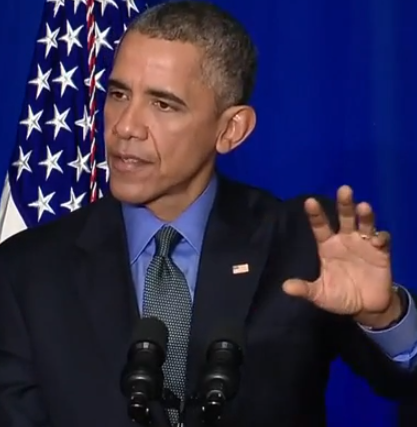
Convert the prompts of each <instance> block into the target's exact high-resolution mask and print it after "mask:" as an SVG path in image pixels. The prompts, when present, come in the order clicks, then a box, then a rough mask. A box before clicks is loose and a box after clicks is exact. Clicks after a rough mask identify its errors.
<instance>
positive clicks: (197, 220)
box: [123, 179, 417, 369]
mask: <svg viewBox="0 0 417 427" xmlns="http://www.w3.org/2000/svg"><path fill="white" fill-rule="evenodd" d="M216 189H217V180H216V179H213V180H212V181H211V182H210V184H209V185H208V187H207V188H206V190H205V191H204V193H202V194H201V196H200V197H199V198H198V199H197V200H196V201H195V202H194V203H193V204H192V205H190V206H189V207H188V209H187V210H186V211H184V212H183V213H182V215H180V217H178V218H177V219H176V220H175V221H173V222H171V223H170V225H171V226H172V227H174V228H175V229H176V230H177V231H178V232H179V233H180V234H181V235H182V236H183V239H181V241H180V243H179V244H178V246H177V247H176V248H175V250H174V252H173V254H172V258H173V261H174V262H175V264H177V266H178V267H179V268H180V269H181V271H182V272H183V273H184V275H185V277H186V279H187V283H188V287H189V289H190V294H191V299H192V300H193V299H194V293H195V286H196V280H197V272H198V265H199V260H200V255H201V248H202V244H203V238H204V232H205V228H206V223H207V220H208V216H209V214H210V210H211V208H212V206H213V201H214V197H215V195H216ZM123 216H124V221H125V226H126V231H127V239H128V247H129V257H130V265H131V269H132V276H133V280H134V282H135V287H136V296H137V303H138V307H139V310H140V311H142V304H143V291H144V283H145V275H146V270H147V268H148V266H149V263H150V261H151V259H152V257H153V255H154V252H155V242H154V239H153V237H154V236H155V234H156V232H157V231H158V230H159V229H160V228H161V227H162V226H163V225H165V224H166V223H164V222H163V221H161V220H160V219H158V218H157V217H155V216H154V215H153V214H152V213H151V212H150V211H149V210H148V209H146V208H145V207H138V206H132V205H123ZM406 293H407V296H408V300H409V304H408V311H407V314H406V316H405V317H404V318H403V319H402V321H401V322H400V323H398V324H397V325H395V326H394V327H392V328H390V329H386V330H383V331H369V330H367V329H363V330H364V333H365V334H367V335H368V336H369V337H370V338H371V339H372V340H374V341H375V342H376V343H377V344H378V345H379V346H380V347H381V348H382V350H383V351H384V352H385V353H386V354H387V355H388V356H389V357H390V358H391V359H393V360H395V361H396V362H397V363H399V364H400V365H401V366H402V367H404V368H408V369H412V368H414V367H415V366H416V365H417V308H416V306H415V304H414V301H413V300H412V298H411V296H410V294H409V293H408V291H407V290H406Z"/></svg>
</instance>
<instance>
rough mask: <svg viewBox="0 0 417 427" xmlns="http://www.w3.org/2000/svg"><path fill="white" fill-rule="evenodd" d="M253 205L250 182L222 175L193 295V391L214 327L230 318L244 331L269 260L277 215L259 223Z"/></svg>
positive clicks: (190, 384)
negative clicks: (235, 181)
mask: <svg viewBox="0 0 417 427" xmlns="http://www.w3.org/2000/svg"><path fill="white" fill-rule="evenodd" d="M250 205H251V200H250V195H249V192H248V190H247V189H246V187H243V186H240V185H238V184H233V183H231V182H229V181H226V180H223V179H221V180H219V189H218V194H217V197H216V200H215V203H214V207H213V210H212V213H211V215H210V218H209V221H208V225H207V230H206V235H205V239H204V244H203V249H202V256H201V261H200V269H199V274H198V280H197V287H196V295H195V301H194V310H193V320H192V326H191V335H190V345H189V361H188V372H187V374H188V387H187V388H188V394H189V395H191V394H193V393H194V392H195V389H196V387H197V382H198V377H199V375H200V373H201V368H202V365H203V364H204V361H205V352H206V348H207V344H208V342H207V340H208V339H209V337H210V335H211V333H212V331H213V330H214V329H217V330H218V329H219V326H220V325H222V324H224V323H226V324H230V323H232V324H233V326H234V327H236V328H238V330H241V331H242V333H243V332H244V327H245V321H246V317H247V315H248V313H249V310H250V306H251V302H252V299H253V297H254V294H255V292H256V290H257V286H258V282H259V279H260V275H261V273H262V270H263V267H264V265H265V263H266V260H267V256H268V249H269V244H270V239H271V236H272V234H273V233H272V227H273V224H274V222H273V221H271V222H270V223H260V220H259V219H258V218H256V215H255V213H254V212H253V211H252V209H251V208H250ZM234 266H241V267H240V268H239V267H238V270H240V272H239V271H235V272H234V271H233V267H234ZM246 267H247V268H246ZM247 269H248V271H247V272H246V270H247ZM218 325H219V326H218ZM220 330H221V329H220Z"/></svg>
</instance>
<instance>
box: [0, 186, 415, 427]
mask: <svg viewBox="0 0 417 427" xmlns="http://www.w3.org/2000/svg"><path fill="white" fill-rule="evenodd" d="M303 200H304V198H299V199H294V200H291V201H288V202H281V201H279V200H277V199H275V198H274V197H272V196H270V195H268V194H267V193H265V192H263V191H260V190H257V189H253V188H249V187H247V186H244V185H240V184H237V183H232V182H230V181H227V180H225V179H221V180H220V183H219V192H218V195H217V197H216V200H215V204H214V207H213V211H212V213H211V216H210V218H209V222H208V226H207V231H206V235H205V239H204V245H203V252H202V259H201V266H200V270H199V276H198V284H197V291H196V295H195V305H194V315H193V322H192V331H191V338H190V347H189V366H188V390H189V391H190V392H191V391H193V390H194V388H195V385H196V381H197V378H198V374H199V371H200V369H201V366H202V364H203V362H204V357H205V355H204V352H205V344H206V337H207V336H208V334H209V333H210V331H211V328H212V326H213V325H214V324H217V323H218V322H219V320H224V321H229V320H230V319H232V321H234V322H236V325H239V326H240V327H242V328H244V331H245V337H246V338H245V339H246V344H245V361H244V365H243V368H242V381H241V387H240V391H239V394H238V396H237V398H236V399H235V400H234V401H233V402H232V403H230V404H229V405H228V408H227V413H226V415H225V418H224V424H223V425H224V426H227V427H269V426H270V427H276V426H280V427H301V426H302V427H316V426H324V425H325V402H324V398H325V387H326V383H327V379H328V374H329V366H330V363H331V361H332V360H333V359H334V358H335V357H336V356H337V355H341V356H342V358H343V359H344V360H345V361H346V362H347V363H348V364H349V365H350V366H351V367H352V369H353V370H354V371H355V372H356V373H358V374H359V375H362V376H363V377H365V378H366V379H367V380H368V381H369V383H370V384H371V386H372V387H373V388H374V389H375V391H376V392H377V393H379V394H382V395H384V396H389V397H393V398H399V397H401V396H411V395H412V394H413V393H416V389H417V386H416V384H417V374H415V373H413V374H411V373H408V372H406V371H405V370H401V369H400V368H398V367H397V366H396V365H395V364H394V363H393V362H392V361H390V360H389V359H388V358H387V357H385V356H384V355H383V353H382V352H381V351H380V350H379V349H378V348H377V346H376V345H374V344H373V343H372V342H371V341H370V340H369V339H368V338H367V337H366V336H365V335H364V334H363V333H362V332H361V330H360V329H359V328H358V327H357V326H356V325H355V324H354V323H353V322H352V321H351V320H350V319H349V318H343V317H338V316H335V315H331V314H329V313H326V312H323V311H321V310H319V309H317V308H315V307H314V306H313V305H311V304H309V303H307V302H305V301H303V300H300V299H295V298H291V297H289V296H287V295H285V294H284V293H283V291H282V288H281V285H282V283H283V281H284V280H285V279H287V278H291V277H300V278H304V279H314V278H316V277H317V274H318V272H319V262H318V257H317V252H316V245H315V241H314V239H313V235H312V232H311V230H310V227H309V224H308V221H307V218H306V215H305V214H304V210H303ZM332 209H333V208H332V207H329V212H330V211H331V210H332ZM243 263H248V264H249V266H250V271H249V273H248V274H239V275H233V274H232V266H233V265H236V264H243ZM0 283H1V285H0V426H1V427H35V426H36V427H41V426H42V427H98V426H100V427H129V426H130V425H131V423H130V421H129V420H128V417H127V411H126V407H127V405H126V402H125V400H124V398H123V396H122V394H121V392H120V387H119V381H120V373H121V371H122V368H123V365H124V363H125V360H126V353H127V349H128V347H129V340H130V336H131V332H132V328H133V325H134V323H135V319H137V316H138V311H137V307H136V302H135V301H136V299H135V297H134V289H133V283H132V278H131V273H130V268H129V263H128V255H127V245H126V236H125V229H124V224H123V218H122V214H121V207H120V204H119V203H118V202H117V201H116V200H114V199H113V198H112V197H106V198H104V199H101V200H100V201H98V202H97V203H95V204H93V205H90V206H88V207H86V208H83V209H81V210H79V211H76V212H74V213H72V214H70V215H69V216H67V217H65V218H63V219H60V220H58V221H57V222H54V223H51V224H49V225H47V226H43V227H38V228H33V229H29V230H27V231H25V232H23V233H21V234H19V235H17V236H15V237H13V238H11V239H10V240H8V241H7V242H5V243H4V244H3V245H1V246H0ZM188 421H189V422H188V425H189V426H192V427H195V426H198V425H199V422H198V420H197V417H196V414H195V413H192V412H190V414H189V419H188Z"/></svg>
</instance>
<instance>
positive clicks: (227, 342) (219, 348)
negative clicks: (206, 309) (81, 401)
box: [198, 324, 243, 425]
mask: <svg viewBox="0 0 417 427" xmlns="http://www.w3.org/2000/svg"><path fill="white" fill-rule="evenodd" d="M219 326H220V325H219ZM218 329H221V330H215V331H214V333H213V334H212V337H214V338H212V339H211V342H210V341H209V342H210V344H209V346H208V349H207V353H206V366H205V369H204V370H203V375H202V377H201V381H200V387H199V398H198V401H199V402H200V403H201V415H202V418H203V422H204V423H205V424H208V425H215V424H216V423H217V422H219V421H220V420H221V417H222V415H223V411H224V406H225V404H226V402H228V401H230V400H231V399H233V398H234V397H235V396H236V394H237V392H238V389H239V384H240V366H241V364H242V362H243V351H242V347H243V336H242V334H241V333H239V332H238V331H237V330H236V328H234V327H233V326H232V325H224V324H223V325H221V327H219V328H218Z"/></svg>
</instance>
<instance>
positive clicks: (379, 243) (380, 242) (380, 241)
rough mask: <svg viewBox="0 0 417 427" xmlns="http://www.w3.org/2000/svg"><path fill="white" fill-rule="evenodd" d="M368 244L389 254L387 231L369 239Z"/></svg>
mask: <svg viewBox="0 0 417 427" xmlns="http://www.w3.org/2000/svg"><path fill="white" fill-rule="evenodd" d="M370 242H371V244H372V245H373V246H374V247H376V248H378V249H380V250H382V251H383V252H386V253H389V251H390V249H391V234H390V233H388V232H387V231H380V232H379V233H378V235H377V236H373V237H372V238H371V240H370Z"/></svg>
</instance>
